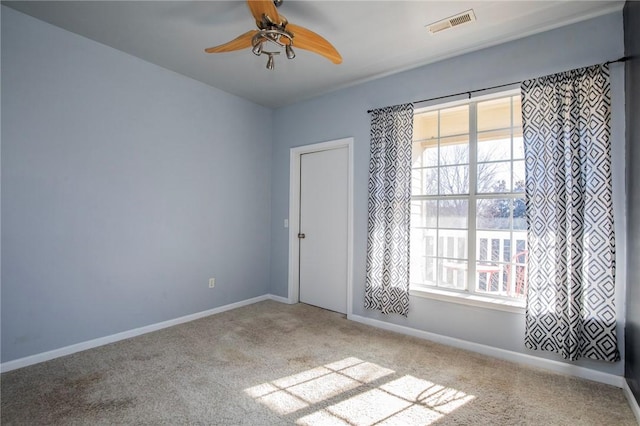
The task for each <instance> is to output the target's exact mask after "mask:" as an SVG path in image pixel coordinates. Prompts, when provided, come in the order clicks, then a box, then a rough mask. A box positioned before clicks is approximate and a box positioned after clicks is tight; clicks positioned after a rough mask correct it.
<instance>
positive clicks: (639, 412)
mask: <svg viewBox="0 0 640 426" xmlns="http://www.w3.org/2000/svg"><path fill="white" fill-rule="evenodd" d="M622 389H623V390H624V394H625V396H626V397H627V401H629V406H630V407H631V411H633V414H634V415H635V416H636V420H637V421H638V424H639V425H640V405H638V401H636V397H635V396H634V395H633V392H631V388H630V387H629V384H628V383H627V381H626V380H625V381H624V386H622Z"/></svg>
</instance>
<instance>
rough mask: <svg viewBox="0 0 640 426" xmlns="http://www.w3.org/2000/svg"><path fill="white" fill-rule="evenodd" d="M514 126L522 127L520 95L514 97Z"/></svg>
mask: <svg viewBox="0 0 640 426" xmlns="http://www.w3.org/2000/svg"><path fill="white" fill-rule="evenodd" d="M512 99H513V126H514V127H522V101H521V99H520V96H514V97H513V98H512Z"/></svg>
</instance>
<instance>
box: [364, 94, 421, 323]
mask: <svg viewBox="0 0 640 426" xmlns="http://www.w3.org/2000/svg"><path fill="white" fill-rule="evenodd" d="M371 114H372V116H371V157H370V160H369V226H368V235H367V281H366V285H365V298H364V304H365V308H366V309H377V310H379V311H381V312H382V313H383V314H389V313H397V314H400V315H404V316H406V315H407V314H408V312H409V221H410V219H411V142H412V139H413V105H412V104H406V105H398V106H393V107H387V108H382V109H377V110H374V111H373V112H372V113H371Z"/></svg>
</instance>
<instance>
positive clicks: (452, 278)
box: [438, 260, 467, 290]
mask: <svg viewBox="0 0 640 426" xmlns="http://www.w3.org/2000/svg"><path fill="white" fill-rule="evenodd" d="M438 266H439V271H440V281H439V283H438V284H439V287H446V288H455V289H457V290H465V289H466V288H467V262H466V261H458V260H455V261H452V260H440V261H439V262H438Z"/></svg>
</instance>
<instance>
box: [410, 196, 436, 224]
mask: <svg viewBox="0 0 640 426" xmlns="http://www.w3.org/2000/svg"><path fill="white" fill-rule="evenodd" d="M437 226H438V202H437V201H436V200H412V201H411V229H412V230H413V229H416V228H436V227H437Z"/></svg>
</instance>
